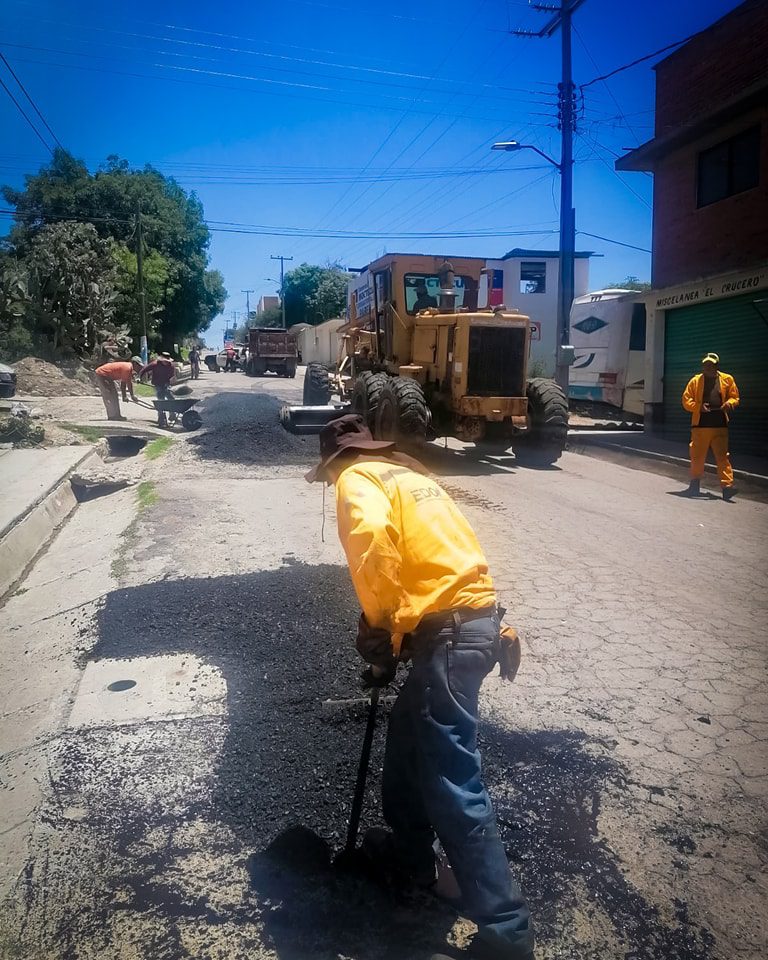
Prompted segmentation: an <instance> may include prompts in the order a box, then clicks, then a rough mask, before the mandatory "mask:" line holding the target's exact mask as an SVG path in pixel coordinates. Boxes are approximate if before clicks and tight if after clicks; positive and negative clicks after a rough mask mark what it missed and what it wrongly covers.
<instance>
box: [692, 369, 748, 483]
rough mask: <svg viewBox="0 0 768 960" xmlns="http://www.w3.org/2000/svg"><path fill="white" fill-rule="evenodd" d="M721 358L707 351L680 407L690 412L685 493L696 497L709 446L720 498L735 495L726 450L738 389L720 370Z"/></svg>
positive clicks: (731, 470) (728, 456) (730, 377)
mask: <svg viewBox="0 0 768 960" xmlns="http://www.w3.org/2000/svg"><path fill="white" fill-rule="evenodd" d="M719 367H720V357H718V355H717V354H716V353H708V354H707V355H706V357H704V359H703V360H702V361H701V373H697V374H696V376H695V377H693V378H692V379H691V380H690V381H689V382H688V386H687V387H686V388H685V391H684V393H683V408H684V409H685V410H687V411H688V412H689V413H690V414H691V444H690V451H691V482H690V486H689V487H688V491H687V492H688V495H689V496H692V497H698V495H699V493H700V487H701V478H702V476H703V475H704V466H705V464H706V461H707V453H708V452H709V448H710V447H712V452H713V453H714V455H715V462H716V463H717V475H718V477H719V479H720V486H721V487H722V489H723V499H724V500H732V499H733V497H734V494H735V492H736V491H735V489H734V486H733V469H732V467H731V459H730V455H729V453H728V419H729V414H730V413H731V411H732V410H734V409H735V408H736V407H737V406H738V405H739V389H738V387H737V386H736V381H735V380H734V379H733V377H732V376H731V375H730V374H728V373H722V372H721V371H720V369H719Z"/></svg>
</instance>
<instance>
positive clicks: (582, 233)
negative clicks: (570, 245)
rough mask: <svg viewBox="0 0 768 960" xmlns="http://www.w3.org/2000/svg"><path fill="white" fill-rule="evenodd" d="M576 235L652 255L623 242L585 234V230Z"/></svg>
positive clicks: (642, 248) (646, 250)
mask: <svg viewBox="0 0 768 960" xmlns="http://www.w3.org/2000/svg"><path fill="white" fill-rule="evenodd" d="M576 233H578V234H580V235H581V236H582V237H592V239H593V240H604V241H605V242H606V243H614V244H616V246H617V247H628V248H629V249H630V250H639V251H640V252H641V253H653V251H652V250H648V249H647V248H646V247H636V246H635V245H634V244H633V243H624V241H623V240H612V239H611V238H610V237H601V236H600V235H599V234H597V233H587V231H586V230H577V231H576Z"/></svg>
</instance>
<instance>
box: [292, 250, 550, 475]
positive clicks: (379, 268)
mask: <svg viewBox="0 0 768 960" xmlns="http://www.w3.org/2000/svg"><path fill="white" fill-rule="evenodd" d="M484 267H485V261H483V260H481V259H479V258H462V259H454V260H453V261H451V262H448V261H444V260H443V259H442V258H438V257H431V256H424V255H402V254H389V255H387V256H385V257H381V258H379V259H378V260H376V261H374V262H373V263H371V264H369V265H368V267H367V268H365V269H364V270H363V271H361V273H360V275H359V276H358V277H355V278H353V279H352V280H351V281H350V284H349V291H348V320H347V323H346V324H345V326H344V327H342V328H340V330H339V334H340V336H341V341H340V352H339V360H338V363H337V364H336V365H335V366H334V367H333V368H332V369H328V368H327V367H323V366H320V365H319V364H310V365H309V366H308V368H307V372H306V376H305V380H304V394H303V400H304V405H303V406H294V407H291V406H287V407H285V408H284V409H283V411H282V413H281V419H282V422H283V425H284V426H285V427H286V429H288V430H291V431H293V432H296V433H316V432H319V430H320V429H322V426H323V425H324V424H325V423H327V422H328V421H329V420H332V419H334V418H335V417H337V416H340V415H341V414H342V413H345V412H354V413H358V414H360V415H361V416H363V417H364V418H365V420H366V421H367V423H368V426H369V427H370V429H371V431H372V433H373V435H374V436H375V437H377V438H378V439H384V440H393V441H395V442H397V443H398V444H400V445H401V446H406V447H407V446H413V445H416V446H418V445H419V444H420V443H422V442H424V441H425V440H426V439H429V438H433V437H436V436H452V437H456V438H457V439H459V440H462V441H466V442H473V443H475V444H477V445H491V446H492V447H494V448H496V449H509V448H513V449H514V452H515V456H516V457H517V458H518V459H520V460H521V461H523V460H524V461H529V462H536V463H541V464H551V463H554V462H555V461H556V460H557V459H558V458H559V457H560V455H561V454H562V452H563V450H564V448H565V443H566V437H567V432H568V402H567V400H566V397H565V395H564V394H563V391H562V390H561V388H560V387H559V386H558V384H557V383H556V382H555V381H554V380H549V379H546V378H543V377H535V378H529V377H528V359H529V352H530V343H531V321H530V318H529V317H527V316H526V315H525V314H522V313H520V312H519V311H518V310H516V309H514V308H507V307H506V306H504V305H503V304H500V305H498V306H495V307H493V308H486V309H479V308H478V306H477V296H478V289H479V286H480V276H481V272H482V270H483V269H484ZM334 396H337V397H338V402H336V403H331V399H332V397H334Z"/></svg>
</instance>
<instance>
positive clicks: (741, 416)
mask: <svg viewBox="0 0 768 960" xmlns="http://www.w3.org/2000/svg"><path fill="white" fill-rule="evenodd" d="M761 299H763V300H765V302H763V303H756V302H755V301H758V300H761ZM665 341H666V342H665V353H664V435H665V436H666V437H668V438H670V439H674V440H686V439H687V438H688V436H689V434H690V423H691V420H690V414H688V413H686V412H685V411H684V410H683V408H682V405H681V403H680V398H681V397H682V395H683V390H684V389H685V385H686V383H687V382H688V380H690V378H691V377H692V376H693V375H694V374H695V373H699V372H700V370H701V358H702V357H703V356H704V355H705V354H706V353H709V351H710V350H712V351H714V352H715V353H717V354H719V355H720V367H721V369H722V370H723V371H724V372H725V373H730V374H731V375H732V376H733V377H734V378H735V379H736V385H737V386H738V388H739V392H740V394H741V405H740V406H739V408H738V409H737V410H736V412H735V413H734V415H733V417H732V418H731V442H730V446H731V452H732V453H733V454H734V455H735V456H736V457H738V454H739V453H744V454H750V455H753V456H768V443H766V439H767V435H768V290H765V291H759V292H756V293H753V294H749V295H748V296H746V297H734V298H733V299H726V300H714V301H710V302H709V303H701V304H697V305H696V306H693V307H681V308H680V309H679V310H669V311H667V322H666V335H665Z"/></svg>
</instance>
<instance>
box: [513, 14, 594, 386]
mask: <svg viewBox="0 0 768 960" xmlns="http://www.w3.org/2000/svg"><path fill="white" fill-rule="evenodd" d="M584 2H585V0H561V3H560V5H559V6H553V5H551V4H548V3H533V4H531V6H532V7H533V9H534V10H538V11H540V12H542V13H551V14H552V17H551V18H550V20H548V21H547V23H546V24H545V25H544V27H542V29H541V30H539V31H538V33H535V32H533V31H530V30H515V31H514V32H515V34H516V35H517V36H524V37H538V38H542V39H543V38H547V39H548V38H549V37H552V36H553V35H554V34H555V33H557V31H558V30H559V31H560V38H561V42H562V77H561V80H560V83H559V84H558V85H557V88H558V120H559V124H558V126H559V127H560V135H561V137H560V139H561V149H560V270H559V277H558V285H557V294H558V296H557V334H556V337H555V340H556V345H557V347H556V349H557V353H556V357H555V379H556V380H557V382H558V383H559V384H560V386H561V387H562V388H563V390H564V391H565V395H566V396H568V372H569V368H570V365H571V363H572V362H573V351H572V350H569V349H563V348H566V347H567V346H568V341H569V339H570V316H571V305H572V304H573V296H574V287H575V267H574V261H575V253H576V211H575V210H574V209H573V134H574V132H575V128H576V123H575V120H576V109H575V107H576V103H575V100H576V97H575V87H574V85H573V67H572V60H571V20H572V17H573V14H574V13H575V12H576V10H578V8H579V7H580V6H581V5H582V4H583V3H584Z"/></svg>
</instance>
